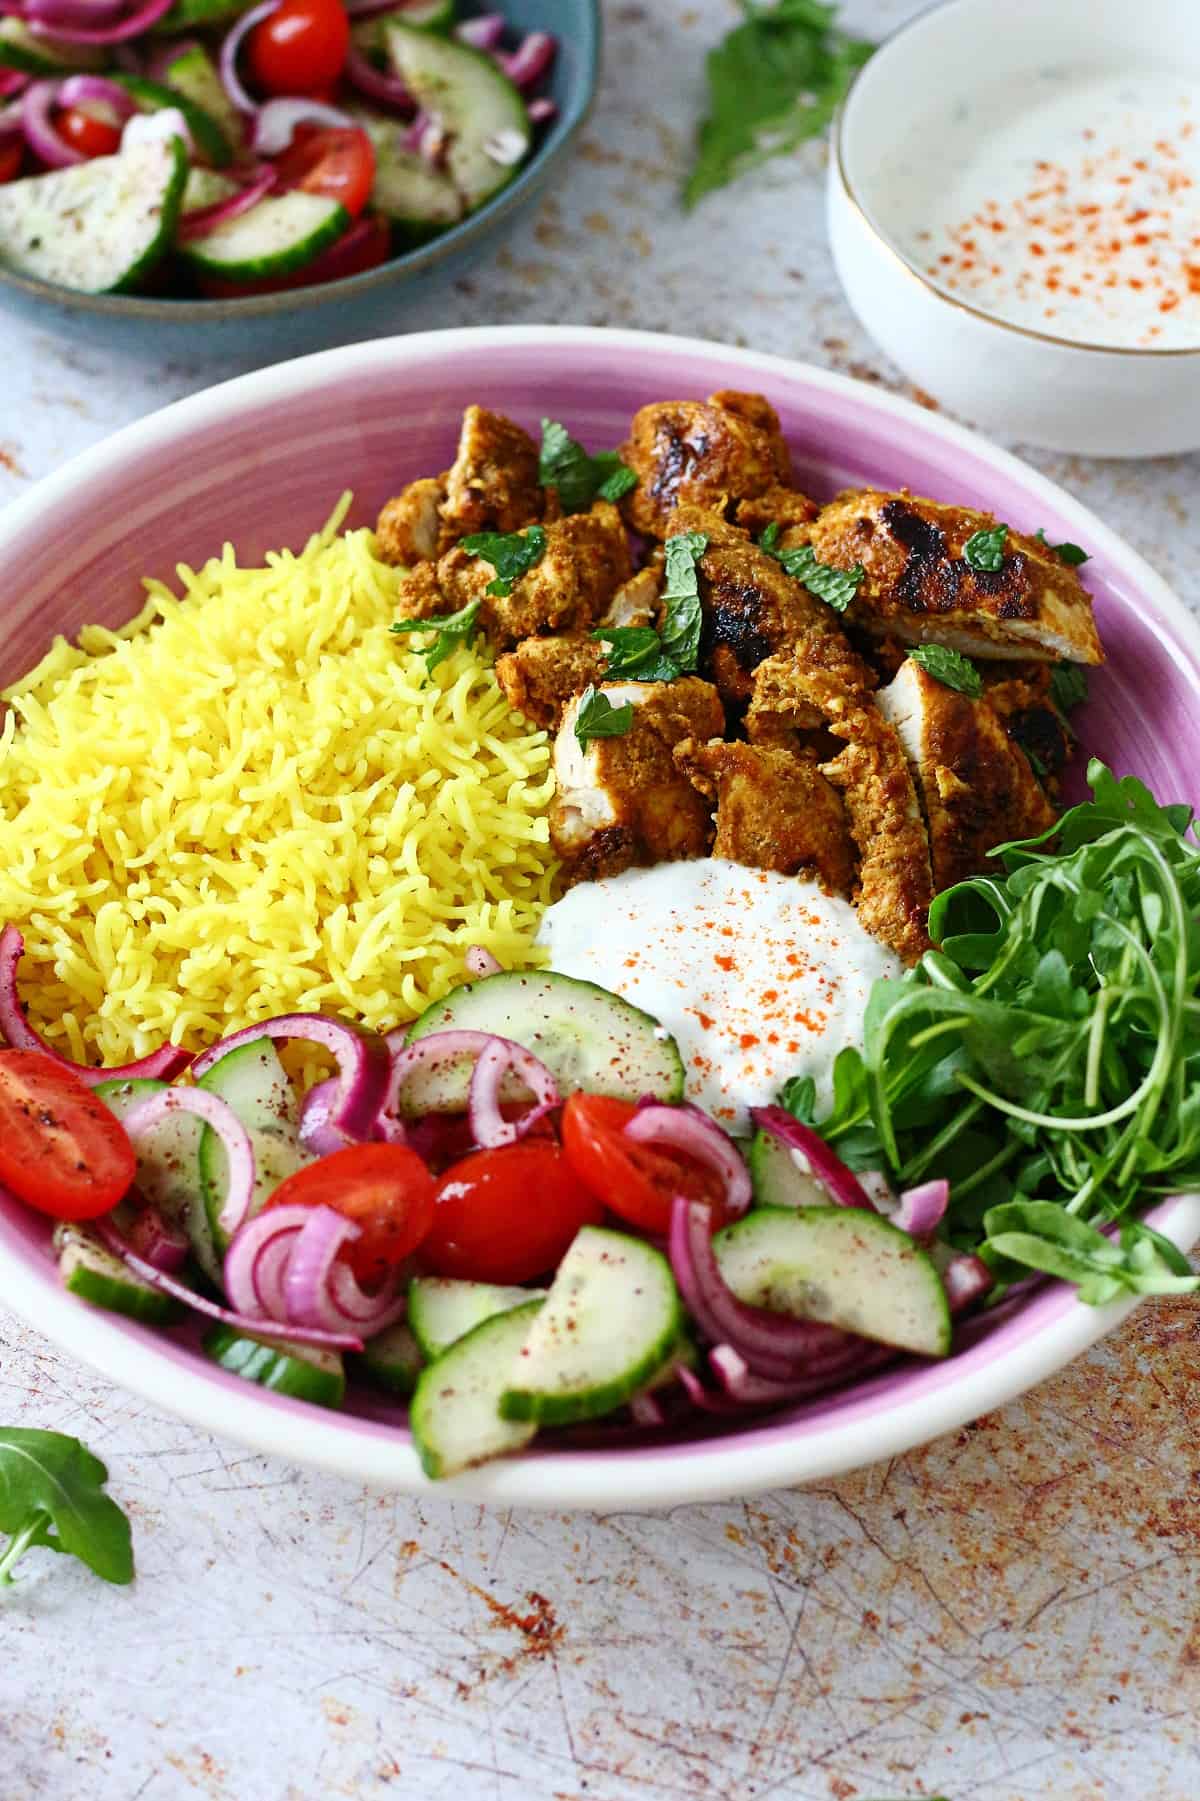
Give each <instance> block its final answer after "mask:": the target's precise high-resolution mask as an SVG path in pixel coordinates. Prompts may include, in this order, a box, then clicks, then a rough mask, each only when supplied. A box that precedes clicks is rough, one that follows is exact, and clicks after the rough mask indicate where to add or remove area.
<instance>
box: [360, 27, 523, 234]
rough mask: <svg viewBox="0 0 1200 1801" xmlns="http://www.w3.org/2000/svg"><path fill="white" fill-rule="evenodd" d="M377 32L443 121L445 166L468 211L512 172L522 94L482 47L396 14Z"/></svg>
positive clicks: (519, 147) (413, 90)
mask: <svg viewBox="0 0 1200 1801" xmlns="http://www.w3.org/2000/svg"><path fill="white" fill-rule="evenodd" d="M383 38H384V43H385V45H386V47H387V54H388V61H389V62H390V64H391V66H392V69H393V70H394V72H395V73H396V74H397V75H398V76H399V77H400V80H401V81H403V83H404V85H405V87H406V88H407V89H408V91H409V93H410V94H411V95H412V96H413V98H414V99H415V100H416V102H417V104H418V106H421V107H423V108H424V109H425V111H426V112H428V113H432V114H433V115H434V117H435V118H437V119H439V120H440V121H441V123H442V125H443V126H444V127H445V130H446V132H447V133H448V136H449V143H448V146H447V150H446V171H447V173H448V175H449V176H450V179H451V181H452V182H453V183H454V185H455V187H456V188H457V189H458V191H459V193H460V194H461V195H462V198H463V201H464V202H465V205H466V208H467V211H468V212H473V211H474V209H475V208H476V207H477V206H482V205H483V203H484V201H485V200H488V199H490V197H491V196H492V195H493V194H495V193H497V192H499V190H500V189H501V188H502V187H504V186H505V184H506V183H507V182H510V181H511V180H512V178H513V176H514V175H515V174H516V172H517V168H518V165H519V164H520V163H522V162H523V161H524V159H525V156H526V154H527V153H528V150H529V145H530V141H531V138H532V133H531V130H530V125H529V114H528V113H527V112H526V111H525V102H524V101H523V100H522V98H521V96H520V94H518V92H517V90H516V88H515V87H514V86H513V84H512V82H511V81H510V80H509V79H508V77H507V75H503V74H502V73H501V72H500V70H499V69H498V68H497V67H496V64H495V63H494V62H493V61H492V59H491V57H490V56H485V55H484V54H483V52H482V51H479V50H472V49H471V48H469V46H468V45H466V44H460V43H458V42H457V41H456V40H454V39H452V38H443V37H439V36H438V35H437V33H436V32H433V31H422V30H420V29H419V28H417V27H414V26H412V25H405V24H400V23H398V22H397V21H395V20H389V21H388V22H387V23H386V25H385V26H384V32H383Z"/></svg>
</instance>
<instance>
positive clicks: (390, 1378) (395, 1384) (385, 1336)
mask: <svg viewBox="0 0 1200 1801" xmlns="http://www.w3.org/2000/svg"><path fill="white" fill-rule="evenodd" d="M351 1365H352V1367H353V1368H354V1369H355V1370H357V1371H358V1372H359V1373H360V1374H361V1375H363V1376H364V1377H365V1378H366V1379H367V1381H368V1382H374V1383H375V1384H376V1386H377V1387H379V1388H387V1389H390V1390H391V1392H392V1393H393V1394H397V1395H410V1394H411V1393H412V1391H413V1389H414V1388H415V1387H416V1385H417V1377H418V1376H419V1375H420V1374H421V1371H422V1370H423V1369H424V1368H425V1359H424V1357H422V1355H421V1347H420V1345H419V1344H418V1343H417V1341H416V1339H415V1338H414V1337H413V1335H412V1332H411V1331H410V1330H409V1328H408V1327H407V1326H406V1325H404V1324H403V1322H401V1324H400V1325H398V1326H389V1327H388V1330H387V1331H386V1332H381V1333H380V1334H379V1336H378V1337H377V1338H372V1339H368V1341H367V1343H366V1344H365V1345H364V1346H363V1349H362V1350H361V1351H358V1352H354V1353H352V1354H351Z"/></svg>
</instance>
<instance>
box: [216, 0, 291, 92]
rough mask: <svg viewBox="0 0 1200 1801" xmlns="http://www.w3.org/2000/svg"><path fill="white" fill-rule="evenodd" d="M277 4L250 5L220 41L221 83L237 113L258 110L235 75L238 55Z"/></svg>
mask: <svg viewBox="0 0 1200 1801" xmlns="http://www.w3.org/2000/svg"><path fill="white" fill-rule="evenodd" d="M279 4H280V0H262V4H261V5H259V6H252V7H251V8H250V11H249V12H248V13H243V14H242V16H241V18H240V19H238V20H236V21H235V23H234V24H233V26H232V27H231V29H230V30H229V31H227V32H226V33H225V36H224V38H223V39H222V40H221V53H220V56H219V57H218V59H217V64H218V68H219V71H220V75H221V86H222V87H223V88H224V89H225V92H226V94H227V95H228V96H229V99H230V100H231V101H232V103H233V105H234V106H236V108H237V110H238V112H240V113H246V114H247V115H253V114H254V113H257V111H258V103H257V101H255V100H252V99H251V98H250V96H249V94H248V93H247V92H246V90H245V88H244V87H243V86H242V78H241V76H240V75H239V74H238V54H239V52H240V50H241V48H242V44H243V43H244V41H245V39H246V38H247V37H248V36H249V34H250V33H251V32H252V31H253V30H254V27H255V26H256V25H261V24H262V22H263V20H264V19H269V18H270V16H271V14H272V13H273V12H275V11H276V10H277V8H278V6H279Z"/></svg>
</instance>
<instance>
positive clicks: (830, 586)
mask: <svg viewBox="0 0 1200 1801" xmlns="http://www.w3.org/2000/svg"><path fill="white" fill-rule="evenodd" d="M778 542H779V524H778V522H777V521H776V520H774V519H773V520H772V521H771V523H770V525H768V526H766V527H765V528H764V530H763V533H762V536H761V537H760V538H759V540H758V547H759V549H760V550H765V551H766V553H767V555H768V556H769V557H774V558H775V561H776V562H777V563H778V564H779V565H780V567H781V568H782V569H784V570H785V571H786V572H787V574H788V575H790V576H793V577H794V578H795V580H796V581H798V582H800V583H802V584H803V586H804V587H806V588H807V589H808V591H809V593H810V594H815V595H816V597H817V599H818V600H823V601H824V602H825V605H826V606H827V607H832V608H833V610H834V612H835V613H844V612H845V611H846V608H847V607H848V606H849V605H850V602H851V601H852V600H853V599H854V596H855V595H856V594H857V593H858V588H859V583H860V582H861V581H862V579H863V577H864V576H865V575H866V573H867V572H866V570H865V569H864V568H863V566H862V564H861V563H855V564H854V566H853V568H851V569H837V568H835V567H834V565H833V564H832V563H818V561H817V553H816V551H815V550H814V549H813V547H812V545H811V544H801V545H798V546H797V548H796V549H795V550H777V549H776V548H775V547H776V545H777V544H778Z"/></svg>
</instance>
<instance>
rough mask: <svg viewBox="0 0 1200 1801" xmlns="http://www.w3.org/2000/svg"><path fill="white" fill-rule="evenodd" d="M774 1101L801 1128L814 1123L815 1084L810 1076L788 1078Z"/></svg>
mask: <svg viewBox="0 0 1200 1801" xmlns="http://www.w3.org/2000/svg"><path fill="white" fill-rule="evenodd" d="M776 1100H777V1104H778V1105H779V1106H780V1107H783V1108H786V1110H787V1112H789V1113H790V1114H792V1115H793V1117H794V1118H796V1119H798V1120H799V1121H800V1124H801V1125H802V1126H811V1125H814V1124H815V1123H816V1105H817V1084H816V1082H815V1081H814V1079H813V1077H812V1076H789V1078H788V1080H787V1081H786V1082H785V1083H784V1085H783V1087H782V1088H781V1089H780V1090H779V1094H778V1096H777V1097H776Z"/></svg>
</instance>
